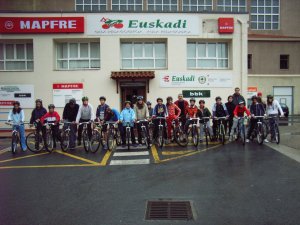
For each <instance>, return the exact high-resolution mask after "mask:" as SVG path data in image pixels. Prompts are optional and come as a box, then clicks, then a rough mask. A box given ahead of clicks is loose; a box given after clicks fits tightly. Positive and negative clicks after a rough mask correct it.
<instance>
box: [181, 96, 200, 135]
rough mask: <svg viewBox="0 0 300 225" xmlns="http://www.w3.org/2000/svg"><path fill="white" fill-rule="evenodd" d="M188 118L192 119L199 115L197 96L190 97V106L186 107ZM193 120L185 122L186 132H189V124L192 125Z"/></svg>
mask: <svg viewBox="0 0 300 225" xmlns="http://www.w3.org/2000/svg"><path fill="white" fill-rule="evenodd" d="M186 112H187V113H186V118H187V119H192V118H196V117H197V115H198V107H197V106H196V99H195V98H191V99H190V106H189V107H187V108H186ZM190 123H191V121H190V120H187V121H186V123H185V128H184V130H185V133H186V134H187V132H188V129H189V125H190Z"/></svg>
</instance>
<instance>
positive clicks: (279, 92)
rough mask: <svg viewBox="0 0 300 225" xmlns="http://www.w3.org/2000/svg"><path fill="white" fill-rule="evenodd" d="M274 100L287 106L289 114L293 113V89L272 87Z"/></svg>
mask: <svg viewBox="0 0 300 225" xmlns="http://www.w3.org/2000/svg"><path fill="white" fill-rule="evenodd" d="M273 91H274V98H275V99H277V100H278V101H279V103H282V104H285V105H287V107H289V110H290V114H293V113H294V108H293V105H294V104H293V100H294V99H293V97H294V96H293V87H273Z"/></svg>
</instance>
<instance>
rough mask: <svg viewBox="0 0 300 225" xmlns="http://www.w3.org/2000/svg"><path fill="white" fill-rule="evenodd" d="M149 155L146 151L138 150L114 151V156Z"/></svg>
mask: <svg viewBox="0 0 300 225" xmlns="http://www.w3.org/2000/svg"><path fill="white" fill-rule="evenodd" d="M142 155H149V152H148V151H140V152H115V153H114V156H142Z"/></svg>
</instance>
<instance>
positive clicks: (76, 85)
mask: <svg viewBox="0 0 300 225" xmlns="http://www.w3.org/2000/svg"><path fill="white" fill-rule="evenodd" d="M52 87H53V89H83V83H64V84H53V86H52Z"/></svg>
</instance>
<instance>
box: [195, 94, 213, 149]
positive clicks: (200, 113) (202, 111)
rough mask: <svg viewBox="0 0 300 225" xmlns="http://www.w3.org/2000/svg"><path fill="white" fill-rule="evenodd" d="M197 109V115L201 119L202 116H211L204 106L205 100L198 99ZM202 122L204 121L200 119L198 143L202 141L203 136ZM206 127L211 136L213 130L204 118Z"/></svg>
mask: <svg viewBox="0 0 300 225" xmlns="http://www.w3.org/2000/svg"><path fill="white" fill-rule="evenodd" d="M199 105H200V106H199V110H198V117H199V118H200V119H201V118H203V117H211V113H210V111H209V109H208V108H206V107H205V101H204V100H200V101H199ZM203 124H204V121H200V143H202V142H203V136H204V131H203ZM206 127H207V129H208V132H209V135H210V136H212V135H213V132H212V129H211V126H210V121H209V119H208V120H206Z"/></svg>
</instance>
